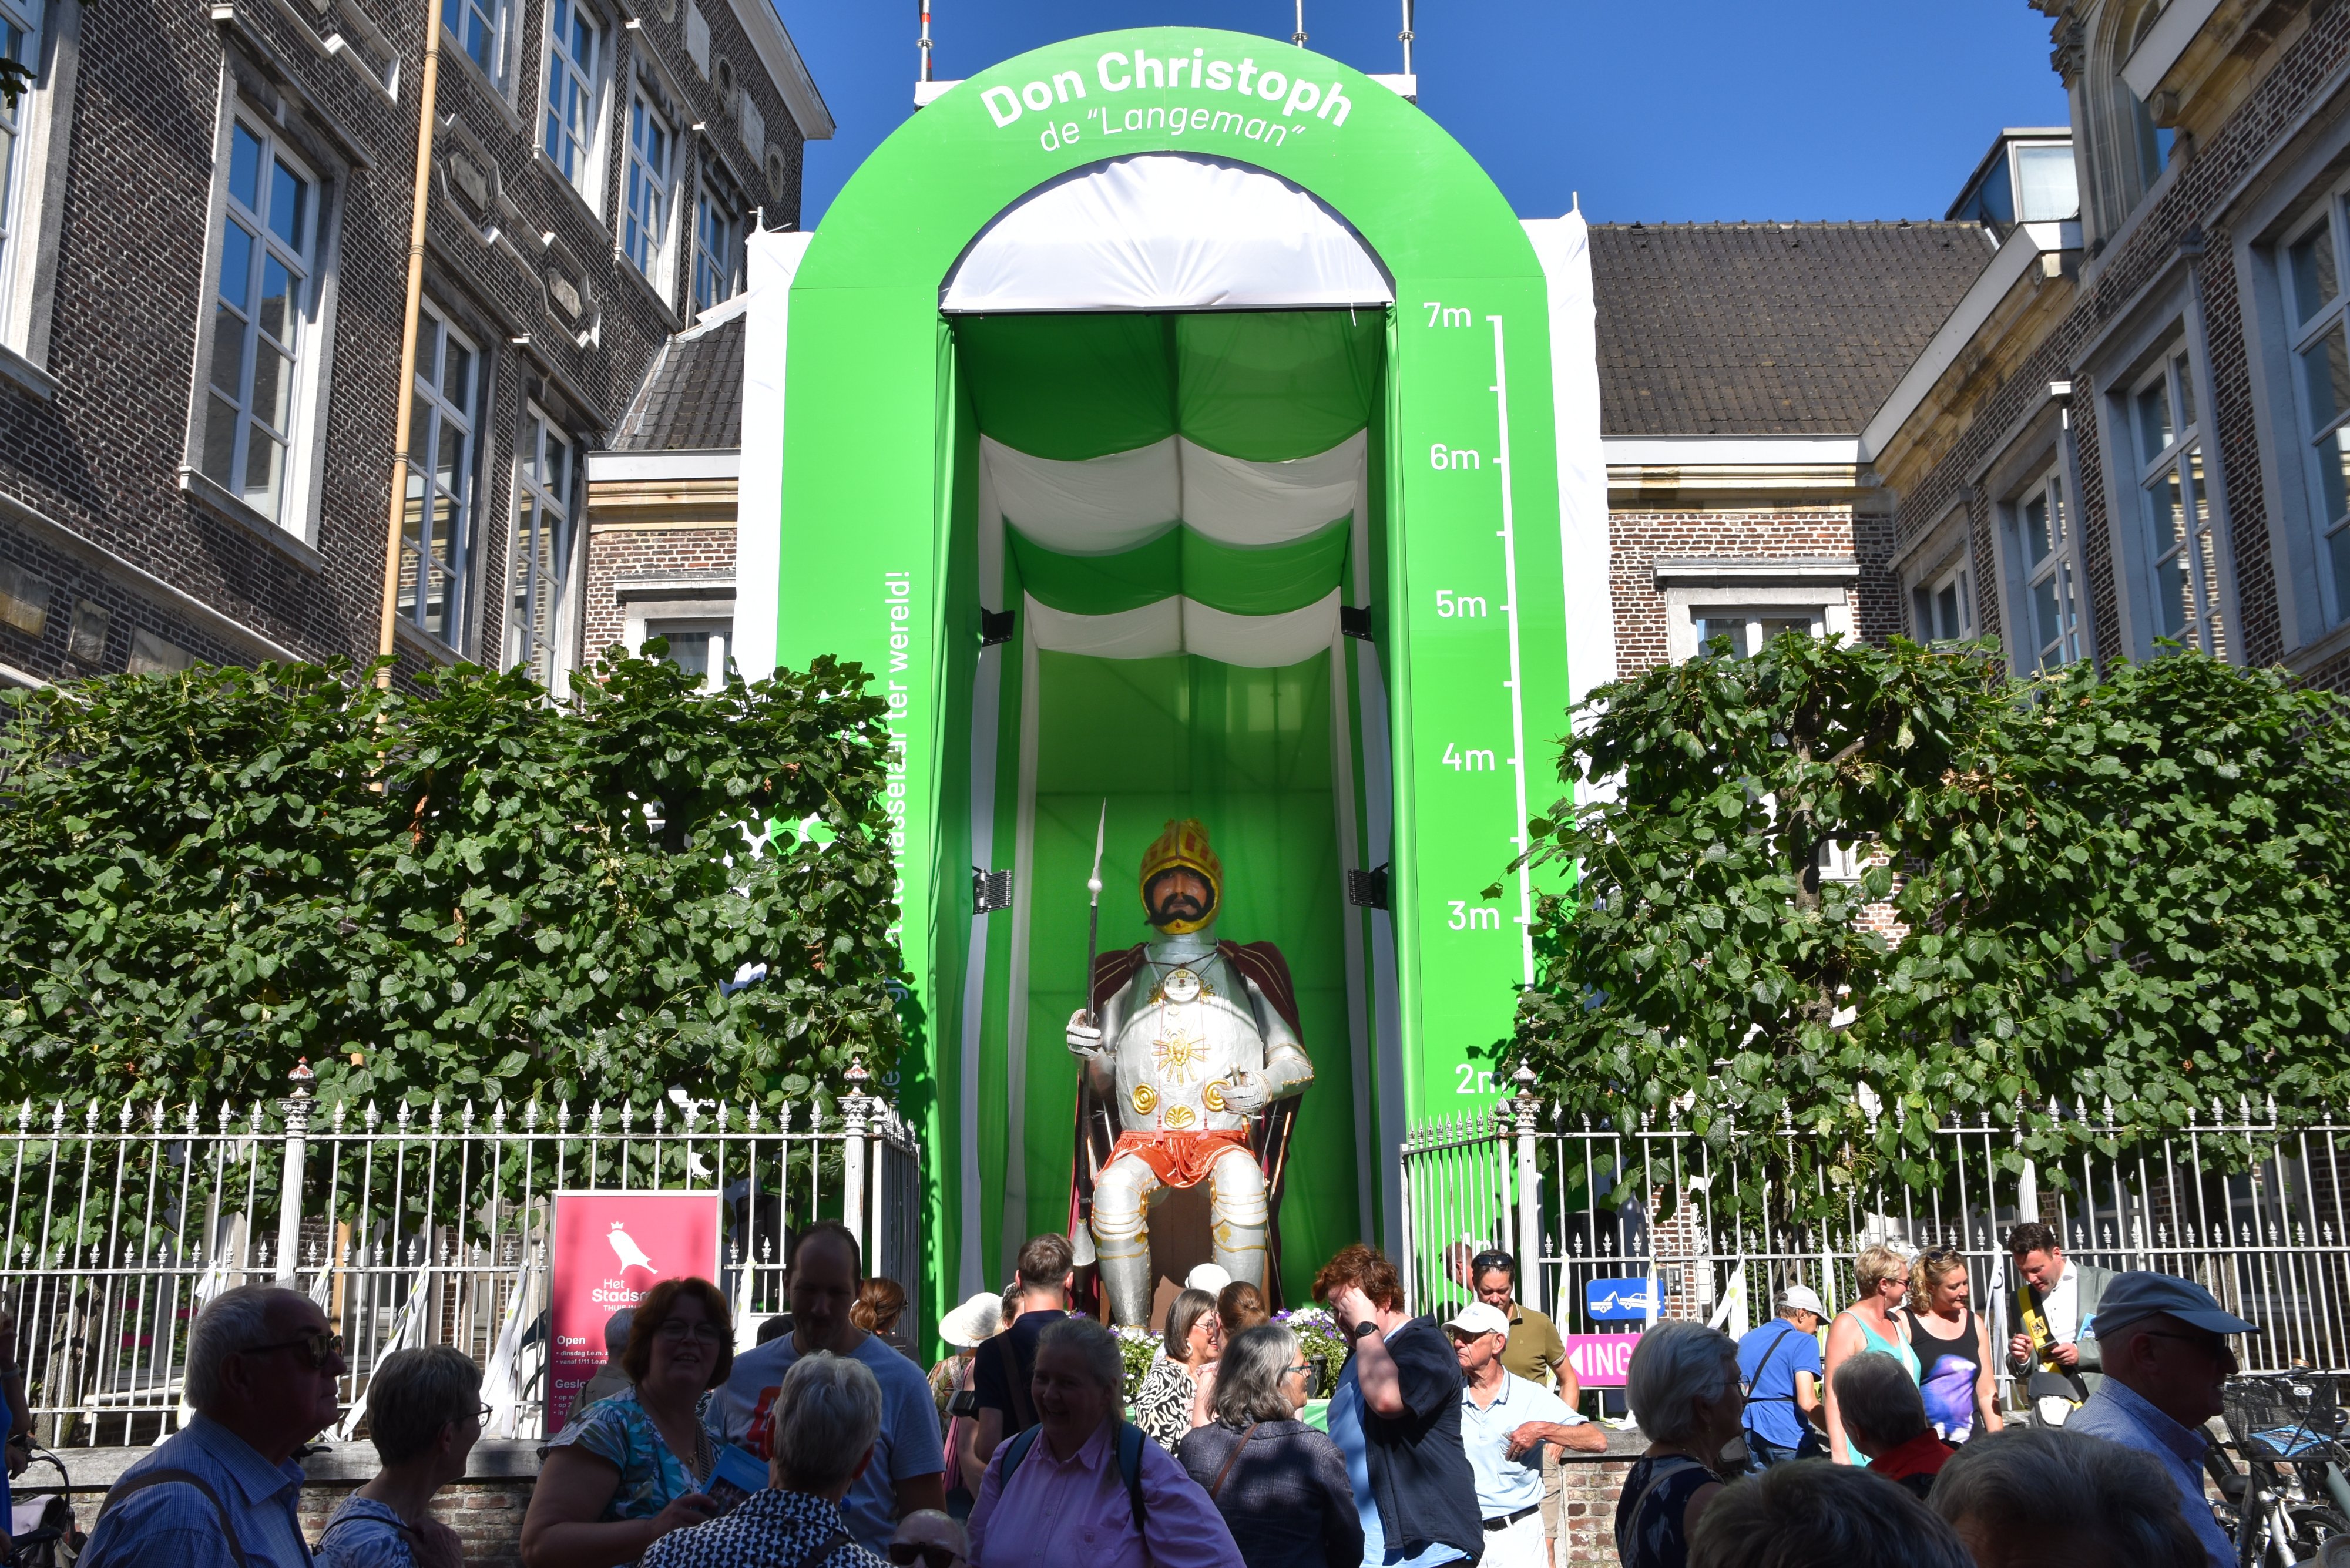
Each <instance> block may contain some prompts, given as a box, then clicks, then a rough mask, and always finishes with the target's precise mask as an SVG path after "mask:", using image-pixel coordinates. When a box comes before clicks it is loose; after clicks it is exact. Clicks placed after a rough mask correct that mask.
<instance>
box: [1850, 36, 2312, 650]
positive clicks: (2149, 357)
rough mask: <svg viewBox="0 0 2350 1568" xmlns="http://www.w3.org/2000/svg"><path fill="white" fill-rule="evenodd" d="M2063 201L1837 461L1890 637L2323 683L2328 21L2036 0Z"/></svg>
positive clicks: (1986, 277)
mask: <svg viewBox="0 0 2350 1568" xmlns="http://www.w3.org/2000/svg"><path fill="white" fill-rule="evenodd" d="M2036 4H2037V8H2038V9H2040V10H2042V11H2043V12H2045V13H2047V14H2048V15H2049V16H2050V17H2051V19H2052V22H2053V24H2054V26H2053V28H2052V37H2053V41H2054V46H2055V48H2054V55H2053V57H2052V63H2053V65H2054V68H2055V69H2056V71H2057V72H2058V74H2059V75H2060V76H2061V77H2062V78H2063V79H2064V86H2065V89H2066V91H2067V94H2068V95H2069V97H2070V99H2071V103H2072V127H2071V139H2072V141H2073V145H2074V151H2075V156H2076V159H2077V162H2078V168H2079V189H2080V194H2081V202H2080V209H2079V213H2078V216H2077V218H2076V219H2074V220H2073V221H2047V222H2037V223H2033V222H2019V223H2016V224H2015V225H2014V226H2013V227H2012V229H2010V230H2009V231H2008V232H2007V233H2006V234H2005V235H2004V237H2003V238H2002V242H2001V244H2000V247H1999V250H1998V253H1997V254H1996V255H1995V256H1994V257H1993V258H1992V260H1991V265H1989V266H1988V267H1987V268H1986V269H1985V270H1984V272H1983V274H1982V275H1981V277H1979V278H1978V279H1977V280H1976V281H1975V283H1974V285H1973V286H1971V287H1970V289H1969V291H1968V293H1967V296H1966V297H1965V299H1964V300H1963V301H1961V303H1960V306H1959V307H1958V309H1957V310H1955V311H1954V312H1953V313H1952V314H1951V316H1950V319H1949V320H1948V321H1946V322H1945V323H1943V325H1942V327H1941V328H1940V329H1939V331H1938V332H1937V333H1936V335H1935V337H1934V339H1933V341H1932V342H1931V343H1930V344H1929V345H1928V346H1927V348H1926V350H1925V352H1924V353H1923V354H1922V355H1920V356H1919V358H1918V362H1917V364H1916V365H1914V366H1913V367H1912V368H1911V369H1910V370H1909V372H1908V374H1907V375H1906V376H1905V377H1904V378H1903V379H1902V382H1901V385H1900V386H1899V388H1898V389H1897V390H1896V391H1895V392H1894V394H1893V395H1892V396H1891V397H1889V398H1888V399H1887V401H1886V403H1885V405H1884V406H1883V407H1882V408H1881V409H1879V410H1877V413H1876V414H1875V415H1874V416H1873V417H1872V418H1871V420H1870V421H1869V424H1868V427H1867V429H1866V431H1865V432H1864V434H1863V445H1864V448H1865V452H1866V456H1867V457H1868V459H1869V460H1870V462H1872V464H1873V466H1874V467H1875V470H1876V472H1877V476H1878V478H1879V480H1880V481H1881V482H1882V483H1883V484H1884V485H1885V487H1886V488H1887V491H1888V492H1889V493H1891V494H1892V495H1893V496H1894V497H1895V500H1896V504H1895V510H1894V551H1893V568H1894V570H1895V572H1896V574H1897V576H1898V580H1899V581H1900V583H1901V584H1902V586H1903V587H1905V588H1908V589H1912V590H1919V589H1923V590H1926V592H1925V593H1923V594H1918V593H1916V592H1913V593H1912V594H1911V595H1910V596H1909V599H1908V604H1907V605H1906V606H1905V608H1906V609H1907V611H1908V625H1909V626H1910V627H1911V628H1913V629H1920V630H1922V629H1929V628H1927V626H1926V624H1925V622H1924V620H1923V619H1921V617H1922V616H1923V615H1924V614H1925V611H1926V607H1927V604H1928V602H1929V600H1931V599H1934V598H1935V597H1938V596H1939V593H1940V592H1941V589H1942V586H1944V585H1947V586H1948V587H1951V588H1955V589H1958V590H1960V592H1959V593H1958V594H1957V595H1955V596H1954V597H1955V598H1956V599H1957V600H1958V602H1959V605H1960V621H1961V625H1960V628H1959V629H1960V631H1962V632H1963V633H1964V634H1967V635H1984V636H1993V637H1997V638H1999V639H2000V640H2001V642H2002V646H2003V648H2004V649H2005V652H2006V655H2007V657H2008V659H2010V661H2011V662H2012V666H2013V668H2014V669H2015V670H2017V671H2018V672H2019V673H2025V672H2029V671H2031V670H2034V669H2039V668H2047V667H2053V666H2054V665H2056V664H2061V663H2065V662H2069V661H2071V660H2073V659H2083V658H2090V659H2097V660H2099V661H2101V662H2102V661H2111V660H2113V659H2143V658H2146V657H2148V656H2149V655H2151V654H2153V653H2154V652H2156V651H2157V649H2158V645H2159V642H2160V641H2161V640H2162V639H2169V640H2172V641H2175V642H2178V643H2181V644H2185V645H2187V646H2191V647H2200V648H2203V649H2208V650H2209V651H2210V652H2212V653H2215V654H2218V655H2220V656H2221V657H2224V658H2226V659H2230V660H2234V661H2236V662H2240V663H2249V664H2261V665H2265V664H2282V665H2283V666H2285V667H2286V668H2287V669H2289V670H2293V671H2294V672H2295V673H2297V674H2298V675H2300V676H2301V677H2302V678H2303V679H2304V680H2309V681H2311V682H2313V683H2316V684H2321V685H2325V686H2330V687H2334V688H2337V689H2339V688H2342V687H2345V686H2350V502H2345V493H2350V484H2345V449H2350V439H2345V436H2344V435H2343V425H2342V423H2341V421H2342V419H2343V416H2344V415H2345V413H2350V348H2345V337H2344V324H2343V323H2344V315H2343V312H2344V298H2343V292H2342V289H2341V287H2340V282H2341V280H2342V279H2343V277H2344V276H2345V266H2350V252H2345V250H2344V249H2343V248H2342V247H2343V246H2344V244H2345V240H2350V223H2345V220H2350V209H2345V208H2344V207H2343V205H2342V202H2343V200H2344V198H2345V195H2350V9H2345V8H2344V7H2342V6H2340V5H2325V4H2314V5H2313V4H2306V3H2295V0H2171V3H2170V4H2168V5H2157V4H2155V3H2154V0H2036Z"/></svg>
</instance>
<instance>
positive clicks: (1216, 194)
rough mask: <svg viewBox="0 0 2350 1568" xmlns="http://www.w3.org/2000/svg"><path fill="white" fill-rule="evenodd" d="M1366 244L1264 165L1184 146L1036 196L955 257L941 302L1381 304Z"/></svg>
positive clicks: (949, 305) (1382, 291)
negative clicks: (1201, 154) (1192, 153)
mask: <svg viewBox="0 0 2350 1568" xmlns="http://www.w3.org/2000/svg"><path fill="white" fill-rule="evenodd" d="M1394 301H1395V290H1394V289H1393V288H1392V287H1391V286H1389V285H1388V280H1387V277H1386V275H1384V274H1383V273H1382V272H1381V271H1380V270H1379V266H1378V262H1376V261H1375V260H1373V259H1372V257H1371V255H1370V253H1369V252H1368V251H1367V250H1366V249H1364V247H1363V242H1362V241H1361V239H1360V238H1358V237H1357V235H1356V234H1355V233H1354V232H1353V231H1352V230H1350V229H1348V228H1347V226H1346V225H1345V224H1344V223H1340V222H1339V221H1338V220H1337V219H1336V218H1335V217H1333V216H1332V215H1331V214H1330V212H1329V211H1328V209H1326V208H1325V207H1324V206H1323V205H1322V204H1321V203H1320V202H1316V201H1315V199H1314V198H1313V197H1311V196H1309V195H1307V194H1306V193H1305V192H1304V191H1301V190H1299V189H1298V188H1297V187H1296V186H1295V185H1292V184H1290V183H1289V182H1287V181H1285V180H1282V179H1279V178H1277V177H1275V176H1274V175H1272V174H1268V173H1266V172H1264V171H1263V170H1259V169H1250V168H1246V167H1243V166H1242V165H1238V164H1232V163H1220V162H1215V161H1211V160H1208V159H1201V158H1190V157H1185V156H1182V155H1180V154H1177V153H1147V154H1144V155H1141V156H1139V157H1135V158H1128V159H1122V160H1120V161H1118V162H1115V163H1110V164H1106V165H1104V166H1103V167H1101V168H1099V169H1096V170H1094V171H1092V172H1090V173H1087V174H1085V175H1082V176H1080V177H1078V178H1076V179H1074V180H1068V181H1065V182H1062V183H1060V184H1057V185H1054V186H1051V187H1049V188H1047V189H1045V191H1042V192H1038V193H1037V194H1035V195H1034V196H1031V197H1029V198H1028V199H1027V200H1026V201H1024V202H1021V203H1020V204H1019V205H1018V206H1016V207H1014V208H1013V209H1012V210H1011V211H1010V212H1008V213H1004V214H1003V216H1002V217H1000V218H998V219H997V220H996V221H995V223H993V225H992V226H990V227H989V229H988V230H987V231H986V233H985V234H982V235H981V236H980V239H979V241H978V243H977V244H973V245H972V248H971V249H970V250H969V251H968V252H966V253H965V254H964V255H963V258H962V261H961V262H960V263H959V264H957V265H956V267H955V270H954V275H953V276H952V277H951V278H949V279H948V280H947V286H946V289H945V292H944V295H943V297H942V298H941V302H940V308H941V309H943V310H946V311H949V312H968V313H972V314H986V313H990V312H998V311H1035V310H1217V309H1227V310H1229V309H1249V308H1259V309H1270V308H1295V307H1299V306H1345V305H1361V306H1386V305H1390V304H1393V303H1394Z"/></svg>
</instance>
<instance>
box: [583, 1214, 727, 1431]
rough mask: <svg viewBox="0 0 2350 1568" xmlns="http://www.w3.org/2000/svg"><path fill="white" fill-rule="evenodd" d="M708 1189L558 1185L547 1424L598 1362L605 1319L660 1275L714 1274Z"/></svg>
mask: <svg viewBox="0 0 2350 1568" xmlns="http://www.w3.org/2000/svg"><path fill="white" fill-rule="evenodd" d="M721 1228H722V1227H721V1225H720V1220H719V1198H718V1194H717V1193H715V1192H558V1193H556V1195H555V1268H554V1271H553V1272H554V1280H553V1290H552V1292H551V1293H550V1294H551V1299H550V1300H549V1302H548V1306H547V1332H548V1334H550V1335H551V1336H552V1337H553V1339H554V1345H553V1355H551V1356H550V1358H549V1360H548V1364H547V1368H546V1429H547V1430H548V1431H549V1432H558V1431H561V1430H562V1429H563V1425H564V1423H565V1422H567V1421H568V1420H569V1419H570V1418H571V1411H572V1407H574V1406H575V1405H577V1403H578V1399H579V1390H580V1389H581V1388H582V1387H584V1386H586V1385H587V1379H589V1378H590V1377H592V1376H595V1375H596V1369H597V1368H598V1367H599V1366H603V1365H604V1324H605V1323H606V1322H607V1321H608V1319H609V1318H610V1317H611V1315H612V1314H614V1313H616V1312H619V1310H620V1309H621V1308H622V1307H632V1306H634V1305H636V1304H637V1303H638V1302H639V1301H641V1300H643V1299H644V1294H645V1293H646V1292H647V1291H650V1290H651V1289H652V1288H653V1286H654V1284H655V1283H656V1282H660V1281H661V1280H670V1279H677V1278H681V1277H682V1276H684V1275H687V1274H699V1275H700V1276H702V1278H703V1279H705V1280H711V1281H713V1282H714V1281H716V1280H717V1278H718V1239H719V1231H720V1230H721Z"/></svg>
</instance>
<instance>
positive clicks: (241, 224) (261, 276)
mask: <svg viewBox="0 0 2350 1568" xmlns="http://www.w3.org/2000/svg"><path fill="white" fill-rule="evenodd" d="M318 208H319V202H318V184H317V181H316V180H315V179H313V178H312V177H311V175H310V173H309V172H308V171H307V170H306V169H304V168H303V167H302V166H301V165H300V164H299V163H297V162H296V161H294V159H293V157H292V156H291V155H290V154H289V153H288V152H287V151H286V149H285V148H284V147H282V146H280V145H279V143H278V140H277V138H276V134H275V133H274V132H273V131H271V130H267V129H265V128H264V127H262V126H260V125H258V124H255V123H254V122H252V121H248V120H246V119H244V118H243V117H241V116H240V117H239V118H238V119H236V120H234V122H233V124H232V125H231V127H230V130H229V158H228V193H227V201H226V203H225V207H224V215H223V219H222V223H221V229H220V246H219V253H218V260H219V264H220V279H219V286H218V297H217V298H216V299H215V300H214V302H213V319H212V326H211V330H212V344H211V358H212V367H211V372H210V375H209V378H208V379H209V381H210V386H209V387H208V389H206V392H205V394H204V415H203V472H204V475H205V477H207V478H209V479H211V480H213V482H214V483H217V484H219V485H220V486H221V487H222V488H223V489H224V490H226V491H228V492H229V493H230V494H232V495H235V496H238V497H241V498H242V499H243V500H244V504H246V505H248V506H250V507H252V508H253V509H254V510H255V511H256V512H258V513H260V514H262V515H263V516H265V517H267V518H268V519H270V520H271V521H272V522H274V523H276V524H280V525H281V526H284V527H289V528H291V527H297V526H298V525H299V520H298V519H296V518H295V517H292V516H289V515H287V512H288V508H287V507H286V494H287V492H288V489H289V485H288V483H287V475H288V473H289V472H291V471H292V469H293V468H294V463H295V453H294V448H295V446H296V441H297V440H298V439H299V437H300V433H301V432H300V431H298V430H297V429H296V427H297V425H299V424H300V423H302V422H303V421H302V420H301V418H300V410H302V408H303V407H304V403H305V399H304V397H303V395H302V393H303V388H302V386H301V382H302V379H303V376H304V374H305V373H306V371H307V369H308V366H307V362H306V361H307V354H306V352H305V344H306V340H307V338H308V337H310V330H309V327H310V313H311V309H312V306H313V303H314V302H313V300H312V298H311V292H312V291H311V288H310V275H311V272H312V270H313V264H314V260H315V258H316V255H317V228H318Z"/></svg>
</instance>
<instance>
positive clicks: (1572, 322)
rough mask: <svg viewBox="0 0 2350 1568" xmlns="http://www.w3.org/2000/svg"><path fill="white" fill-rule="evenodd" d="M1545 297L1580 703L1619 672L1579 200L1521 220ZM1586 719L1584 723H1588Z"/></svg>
mask: <svg viewBox="0 0 2350 1568" xmlns="http://www.w3.org/2000/svg"><path fill="white" fill-rule="evenodd" d="M1523 223H1524V224H1525V230H1526V237H1527V238H1528V239H1529V240H1531V241H1533V242H1534V254H1535V256H1536V257H1537V258H1539V259H1540V260H1541V262H1542V267H1543V274H1544V278H1545V280H1546V281H1547V283H1548V285H1549V288H1548V293H1549V296H1550V299H1549V304H1550V366H1551V371H1550V374H1551V408H1552V410H1554V413H1555V422H1556V427H1557V439H1558V545H1559V556H1560V566H1562V567H1563V568H1564V570H1565V578H1566V644H1567V646H1566V678H1567V689H1568V692H1569V695H1570V696H1571V698H1572V700H1573V701H1575V702H1578V703H1579V702H1581V701H1583V699H1584V697H1585V696H1586V694H1587V693H1588V692H1589V691H1591V689H1592V688H1593V687H1595V686H1603V685H1606V684H1607V682H1608V681H1611V680H1615V679H1616V615H1615V610H1614V608H1613V605H1614V598H1613V597H1612V593H1611V590H1610V588H1609V586H1608V561H1609V556H1608V539H1607V455H1606V453H1605V452H1604V451H1603V450H1602V448H1601V446H1600V441H1599V351H1598V347H1597V343H1598V339H1597V327H1596V311H1595V308H1594V303H1593V295H1592V288H1591V238H1590V236H1591V229H1590V225H1589V224H1587V223H1585V221H1584V217H1583V213H1582V210H1581V209H1580V208H1577V209H1576V210H1575V211H1574V212H1571V213H1567V214H1566V216H1565V217H1563V218H1527V219H1524V220H1523ZM1586 722H1587V721H1586Z"/></svg>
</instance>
